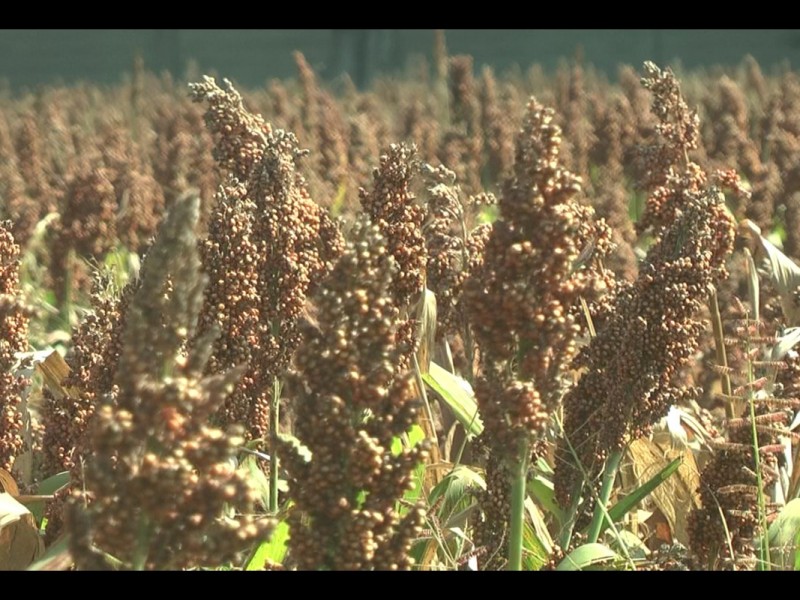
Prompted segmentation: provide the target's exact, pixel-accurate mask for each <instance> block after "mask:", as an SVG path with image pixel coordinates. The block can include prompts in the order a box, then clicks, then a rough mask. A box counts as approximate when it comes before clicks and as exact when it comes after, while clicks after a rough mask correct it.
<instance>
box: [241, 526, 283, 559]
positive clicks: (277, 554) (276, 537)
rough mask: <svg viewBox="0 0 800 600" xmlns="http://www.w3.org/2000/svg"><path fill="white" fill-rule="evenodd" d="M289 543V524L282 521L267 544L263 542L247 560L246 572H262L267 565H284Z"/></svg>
mask: <svg viewBox="0 0 800 600" xmlns="http://www.w3.org/2000/svg"><path fill="white" fill-rule="evenodd" d="M288 542H289V523H287V522H286V521H281V522H280V523H278V525H277V526H276V527H275V530H274V531H273V532H272V536H271V537H270V538H269V540H267V541H266V542H261V544H259V545H258V548H256V551H255V552H253V554H252V555H251V556H250V558H249V559H248V560H247V563H246V564H245V566H244V570H245V571H261V570H262V569H263V568H264V567H265V566H266V565H267V563H268V562H269V563H278V564H280V563H283V559H284V558H285V557H286V549H287V548H288Z"/></svg>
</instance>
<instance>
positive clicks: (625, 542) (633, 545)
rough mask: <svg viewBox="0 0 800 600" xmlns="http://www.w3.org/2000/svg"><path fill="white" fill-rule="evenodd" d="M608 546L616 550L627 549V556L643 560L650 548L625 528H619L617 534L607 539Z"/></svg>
mask: <svg viewBox="0 0 800 600" xmlns="http://www.w3.org/2000/svg"><path fill="white" fill-rule="evenodd" d="M608 545H609V547H611V548H612V549H613V550H615V551H618V552H623V553H624V551H627V553H628V556H630V557H631V559H633V560H645V559H646V558H647V556H648V555H649V554H650V550H649V549H648V548H647V546H645V544H644V542H642V540H640V539H639V537H638V536H637V535H636V534H635V533H633V532H632V531H628V530H627V529H621V530H619V536H616V535H615V536H612V539H611V540H609V544H608Z"/></svg>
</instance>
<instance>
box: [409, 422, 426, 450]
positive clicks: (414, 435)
mask: <svg viewBox="0 0 800 600" xmlns="http://www.w3.org/2000/svg"><path fill="white" fill-rule="evenodd" d="M424 439H425V432H424V431H423V430H422V427H420V426H419V425H417V424H416V423H414V424H413V425H412V426H411V429H409V430H408V444H409V447H410V448H414V447H415V446H416V445H417V444H419V443H420V442H421V441H422V440H424Z"/></svg>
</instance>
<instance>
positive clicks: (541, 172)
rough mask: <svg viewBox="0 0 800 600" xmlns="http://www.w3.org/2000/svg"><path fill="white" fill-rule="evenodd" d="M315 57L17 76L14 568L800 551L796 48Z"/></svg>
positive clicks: (0, 137)
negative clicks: (551, 57) (81, 79)
mask: <svg viewBox="0 0 800 600" xmlns="http://www.w3.org/2000/svg"><path fill="white" fill-rule="evenodd" d="M296 61H297V78H296V80H292V81H285V82H279V81H275V82H272V83H270V84H268V85H267V86H265V88H264V89H259V90H245V89H239V88H238V87H235V86H234V85H233V84H231V83H230V82H229V81H227V80H225V79H222V78H219V79H214V78H211V77H204V76H202V75H198V76H197V78H196V79H195V80H194V81H192V82H189V83H187V82H178V81H174V80H172V79H170V78H169V77H167V76H161V77H159V76H156V75H154V74H152V73H149V72H147V71H146V70H145V69H144V68H143V67H142V65H141V64H137V65H135V68H134V69H133V73H132V75H131V76H130V77H129V78H128V79H127V81H126V83H124V84H120V85H117V86H114V87H98V86H91V85H79V86H75V87H50V88H42V89H41V90H39V91H38V92H36V93H33V94H25V95H15V94H12V93H11V92H5V93H4V94H3V95H2V96H0V157H2V160H0V212H1V213H2V218H3V219H5V220H4V221H3V222H2V226H0V288H1V289H2V294H1V295H0V363H1V364H2V373H1V374H0V569H25V568H30V569H46V570H63V569H79V570H84V569H112V570H124V569H134V570H151V569H190V570H196V569H203V570H242V569H244V570H261V569H267V570H295V569H299V570H307V569H322V570H345V569H349V570H370V569H380V570H384V569H385V570H395V569H400V570H402V569H420V570H498V569H512V570H518V569H523V570H588V569H592V570H597V569H614V570H797V569H800V554H797V553H796V552H795V547H796V545H797V544H798V542H800V500H798V496H800V456H798V441H799V440H798V437H799V435H800V434H799V433H798V425H800V417H798V411H800V353H798V351H797V350H796V349H795V345H796V344H797V342H798V341H800V328H798V326H800V267H799V266H797V264H796V263H795V261H794V259H800V76H798V74H796V73H794V72H791V71H789V70H784V71H783V72H775V73H773V74H771V75H767V74H765V73H763V72H762V70H761V69H760V68H759V65H758V64H756V62H755V61H753V60H747V61H745V62H744V63H743V64H742V65H741V66H740V67H738V68H736V69H729V70H727V71H723V70H722V69H718V70H710V71H707V72H691V73H684V74H679V75H676V74H675V73H673V71H671V70H670V69H669V68H666V67H665V66H663V65H662V66H656V65H655V64H652V63H649V62H648V63H645V64H644V65H642V66H637V67H636V68H633V67H625V68H622V69H621V70H620V71H619V73H618V74H617V76H616V77H614V78H612V79H613V80H609V79H608V78H606V77H605V76H603V75H601V74H599V73H598V72H596V71H594V70H593V69H592V68H591V67H590V66H588V65H584V64H582V63H581V62H580V61H577V60H576V61H573V62H572V63H569V64H566V63H565V64H564V65H563V66H562V67H561V68H559V69H558V70H557V71H556V72H555V73H545V72H543V71H542V70H541V69H537V68H535V67H534V68H533V69H531V70H530V71H529V72H527V73H523V72H521V71H517V72H512V73H509V74H505V75H499V74H496V73H494V72H493V71H492V70H491V69H490V68H484V69H483V70H482V71H481V72H475V69H474V65H473V61H472V59H471V58H470V57H469V56H448V55H447V51H446V49H445V47H444V40H443V39H442V38H439V45H438V46H437V52H436V54H435V59H434V60H433V62H432V64H430V65H426V64H422V63H420V64H419V65H418V66H417V67H416V70H415V71H413V72H409V73H408V74H407V76H405V77H403V78H398V79H382V80H378V81H377V82H375V83H374V84H373V86H372V87H371V89H369V90H367V91H359V90H357V89H356V88H355V87H354V86H353V85H352V84H349V83H348V82H347V81H341V80H339V81H337V82H334V83H332V84H330V85H323V84H321V83H320V82H319V81H318V80H317V78H316V75H315V73H314V72H313V70H312V68H311V67H310V66H309V65H308V64H307V62H306V61H305V59H304V58H303V56H302V55H300V54H298V55H297V56H296Z"/></svg>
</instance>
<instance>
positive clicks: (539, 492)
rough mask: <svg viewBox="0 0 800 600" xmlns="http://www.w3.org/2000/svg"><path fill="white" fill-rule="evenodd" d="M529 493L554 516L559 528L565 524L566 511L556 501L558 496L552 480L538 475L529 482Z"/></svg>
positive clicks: (540, 474)
mask: <svg viewBox="0 0 800 600" xmlns="http://www.w3.org/2000/svg"><path fill="white" fill-rule="evenodd" d="M528 493H529V494H530V495H531V496H533V498H534V499H535V500H536V501H537V502H538V503H539V506H541V507H542V508H543V509H544V510H546V511H547V512H549V513H550V514H551V515H553V516H554V517H555V519H556V521H558V524H559V526H560V525H563V524H564V520H565V519H566V515H565V514H564V509H563V508H561V505H560V504H559V503H558V501H557V500H556V494H555V490H554V486H553V482H552V480H551V479H549V478H547V477H545V476H544V475H543V474H542V473H536V474H535V475H534V476H533V477H531V478H530V479H529V480H528Z"/></svg>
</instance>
